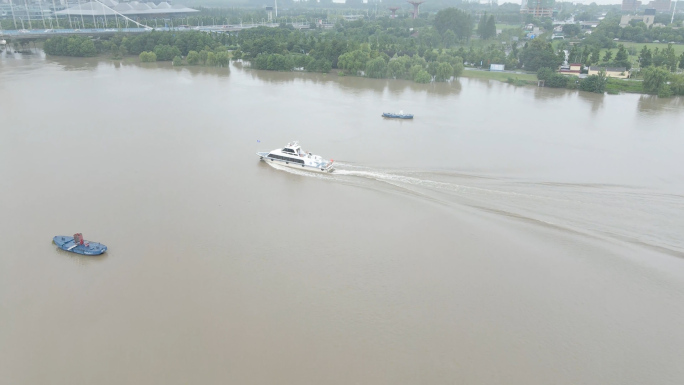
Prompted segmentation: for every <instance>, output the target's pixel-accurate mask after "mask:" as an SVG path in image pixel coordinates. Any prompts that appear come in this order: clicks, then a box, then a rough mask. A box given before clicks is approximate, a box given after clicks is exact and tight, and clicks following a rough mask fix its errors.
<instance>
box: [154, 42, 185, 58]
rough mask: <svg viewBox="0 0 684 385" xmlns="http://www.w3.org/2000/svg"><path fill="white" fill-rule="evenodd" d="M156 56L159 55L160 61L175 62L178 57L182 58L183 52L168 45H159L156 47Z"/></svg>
mask: <svg viewBox="0 0 684 385" xmlns="http://www.w3.org/2000/svg"><path fill="white" fill-rule="evenodd" d="M154 54H155V55H157V60H159V61H169V60H173V58H174V57H176V56H181V51H180V49H178V47H175V46H171V45H168V44H159V45H157V46H155V47H154Z"/></svg>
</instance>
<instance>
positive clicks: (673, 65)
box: [663, 44, 677, 72]
mask: <svg viewBox="0 0 684 385" xmlns="http://www.w3.org/2000/svg"><path fill="white" fill-rule="evenodd" d="M663 53H664V56H665V65H666V66H667V68H668V69H669V70H670V71H672V72H675V71H676V70H677V55H676V54H675V50H674V47H672V44H668V45H667V48H665V49H664V50H663Z"/></svg>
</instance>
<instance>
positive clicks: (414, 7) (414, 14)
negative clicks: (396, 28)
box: [408, 0, 425, 19]
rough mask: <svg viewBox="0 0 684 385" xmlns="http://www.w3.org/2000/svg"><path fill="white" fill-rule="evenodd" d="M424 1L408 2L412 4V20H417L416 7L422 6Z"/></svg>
mask: <svg viewBox="0 0 684 385" xmlns="http://www.w3.org/2000/svg"><path fill="white" fill-rule="evenodd" d="M424 2H425V0H423V1H408V3H409V4H413V18H414V19H416V18H418V7H419V6H420V5H421V4H423V3H424Z"/></svg>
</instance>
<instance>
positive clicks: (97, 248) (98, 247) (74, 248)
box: [52, 235, 107, 255]
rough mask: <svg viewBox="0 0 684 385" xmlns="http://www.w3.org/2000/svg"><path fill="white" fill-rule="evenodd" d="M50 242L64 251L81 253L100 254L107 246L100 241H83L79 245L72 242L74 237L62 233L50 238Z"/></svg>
mask: <svg viewBox="0 0 684 385" xmlns="http://www.w3.org/2000/svg"><path fill="white" fill-rule="evenodd" d="M52 242H54V243H55V245H57V247H59V248H60V249H62V250H64V251H68V252H70V253H76V254H81V255H100V254H102V253H104V252H105V251H107V246H105V245H103V244H101V243H97V242H89V241H85V244H84V245H79V244H76V242H74V237H70V236H64V235H58V236H56V237H54V238H52Z"/></svg>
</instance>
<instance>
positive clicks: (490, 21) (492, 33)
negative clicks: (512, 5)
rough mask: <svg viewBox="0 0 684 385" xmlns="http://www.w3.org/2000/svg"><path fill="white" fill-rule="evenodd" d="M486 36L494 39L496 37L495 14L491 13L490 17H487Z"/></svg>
mask: <svg viewBox="0 0 684 385" xmlns="http://www.w3.org/2000/svg"><path fill="white" fill-rule="evenodd" d="M485 36H486V39H492V38H495V37H496V19H494V15H489V18H487V23H486V24H485Z"/></svg>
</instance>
